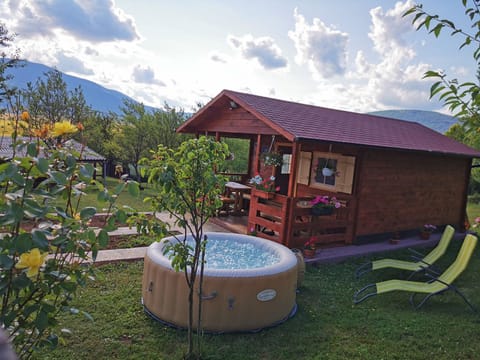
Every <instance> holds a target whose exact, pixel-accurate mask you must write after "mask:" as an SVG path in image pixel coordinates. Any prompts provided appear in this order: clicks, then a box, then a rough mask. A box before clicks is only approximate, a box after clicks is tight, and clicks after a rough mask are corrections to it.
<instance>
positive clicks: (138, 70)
mask: <svg viewBox="0 0 480 360" xmlns="http://www.w3.org/2000/svg"><path fill="white" fill-rule="evenodd" d="M132 77H133V80H135V81H136V82H138V83H144V84H156V85H160V86H165V83H164V82H163V81H161V80H158V79H156V78H155V71H154V70H153V69H152V68H151V67H150V66H141V65H137V66H135V68H134V69H133V72H132Z"/></svg>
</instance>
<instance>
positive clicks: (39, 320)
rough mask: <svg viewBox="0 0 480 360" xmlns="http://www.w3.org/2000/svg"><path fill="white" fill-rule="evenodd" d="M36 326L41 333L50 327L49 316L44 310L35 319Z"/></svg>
mask: <svg viewBox="0 0 480 360" xmlns="http://www.w3.org/2000/svg"><path fill="white" fill-rule="evenodd" d="M35 326H36V327H37V329H38V330H39V331H40V332H41V331H43V330H45V329H46V328H47V326H48V314H47V313H46V312H44V311H42V310H40V312H39V313H38V314H37V317H36V319H35Z"/></svg>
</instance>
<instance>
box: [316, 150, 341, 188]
mask: <svg viewBox="0 0 480 360" xmlns="http://www.w3.org/2000/svg"><path fill="white" fill-rule="evenodd" d="M315 162H316V164H315V166H316V167H315V183H317V184H324V185H330V186H335V179H336V177H337V176H336V174H337V163H338V161H337V159H330V158H328V157H326V158H324V157H317V158H316V159H315Z"/></svg>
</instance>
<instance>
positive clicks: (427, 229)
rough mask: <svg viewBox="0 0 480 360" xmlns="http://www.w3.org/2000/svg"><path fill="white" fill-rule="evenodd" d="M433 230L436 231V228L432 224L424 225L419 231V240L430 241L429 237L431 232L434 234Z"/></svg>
mask: <svg viewBox="0 0 480 360" xmlns="http://www.w3.org/2000/svg"><path fill="white" fill-rule="evenodd" d="M435 230H437V227H436V226H435V225H432V224H425V225H423V227H422V228H421V229H420V238H421V239H422V240H428V239H430V235H431V234H432V232H434V231H435Z"/></svg>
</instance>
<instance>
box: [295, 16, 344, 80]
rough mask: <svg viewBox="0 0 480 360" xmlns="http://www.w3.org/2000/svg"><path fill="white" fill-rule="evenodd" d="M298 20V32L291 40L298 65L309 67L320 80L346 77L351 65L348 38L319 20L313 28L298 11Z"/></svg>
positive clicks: (296, 18) (316, 20)
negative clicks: (349, 64) (344, 75)
mask: <svg viewBox="0 0 480 360" xmlns="http://www.w3.org/2000/svg"><path fill="white" fill-rule="evenodd" d="M294 18H295V30H294V31H289V32H288V36H289V37H290V39H292V40H293V42H294V43H295V48H296V50H297V55H296V56H295V61H296V62H297V64H299V65H302V64H308V66H309V68H310V71H311V72H312V73H313V74H314V75H315V76H316V77H317V78H318V77H320V78H330V77H333V76H335V75H343V74H344V73H345V69H346V64H347V51H346V46H347V42H348V34H347V33H345V32H342V31H340V30H337V29H335V28H333V27H328V26H327V25H325V24H324V23H323V22H322V21H321V20H320V19H318V18H314V19H313V24H312V25H309V24H307V21H306V20H305V17H303V16H302V15H301V14H299V13H298V10H297V9H295V11H294Z"/></svg>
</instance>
